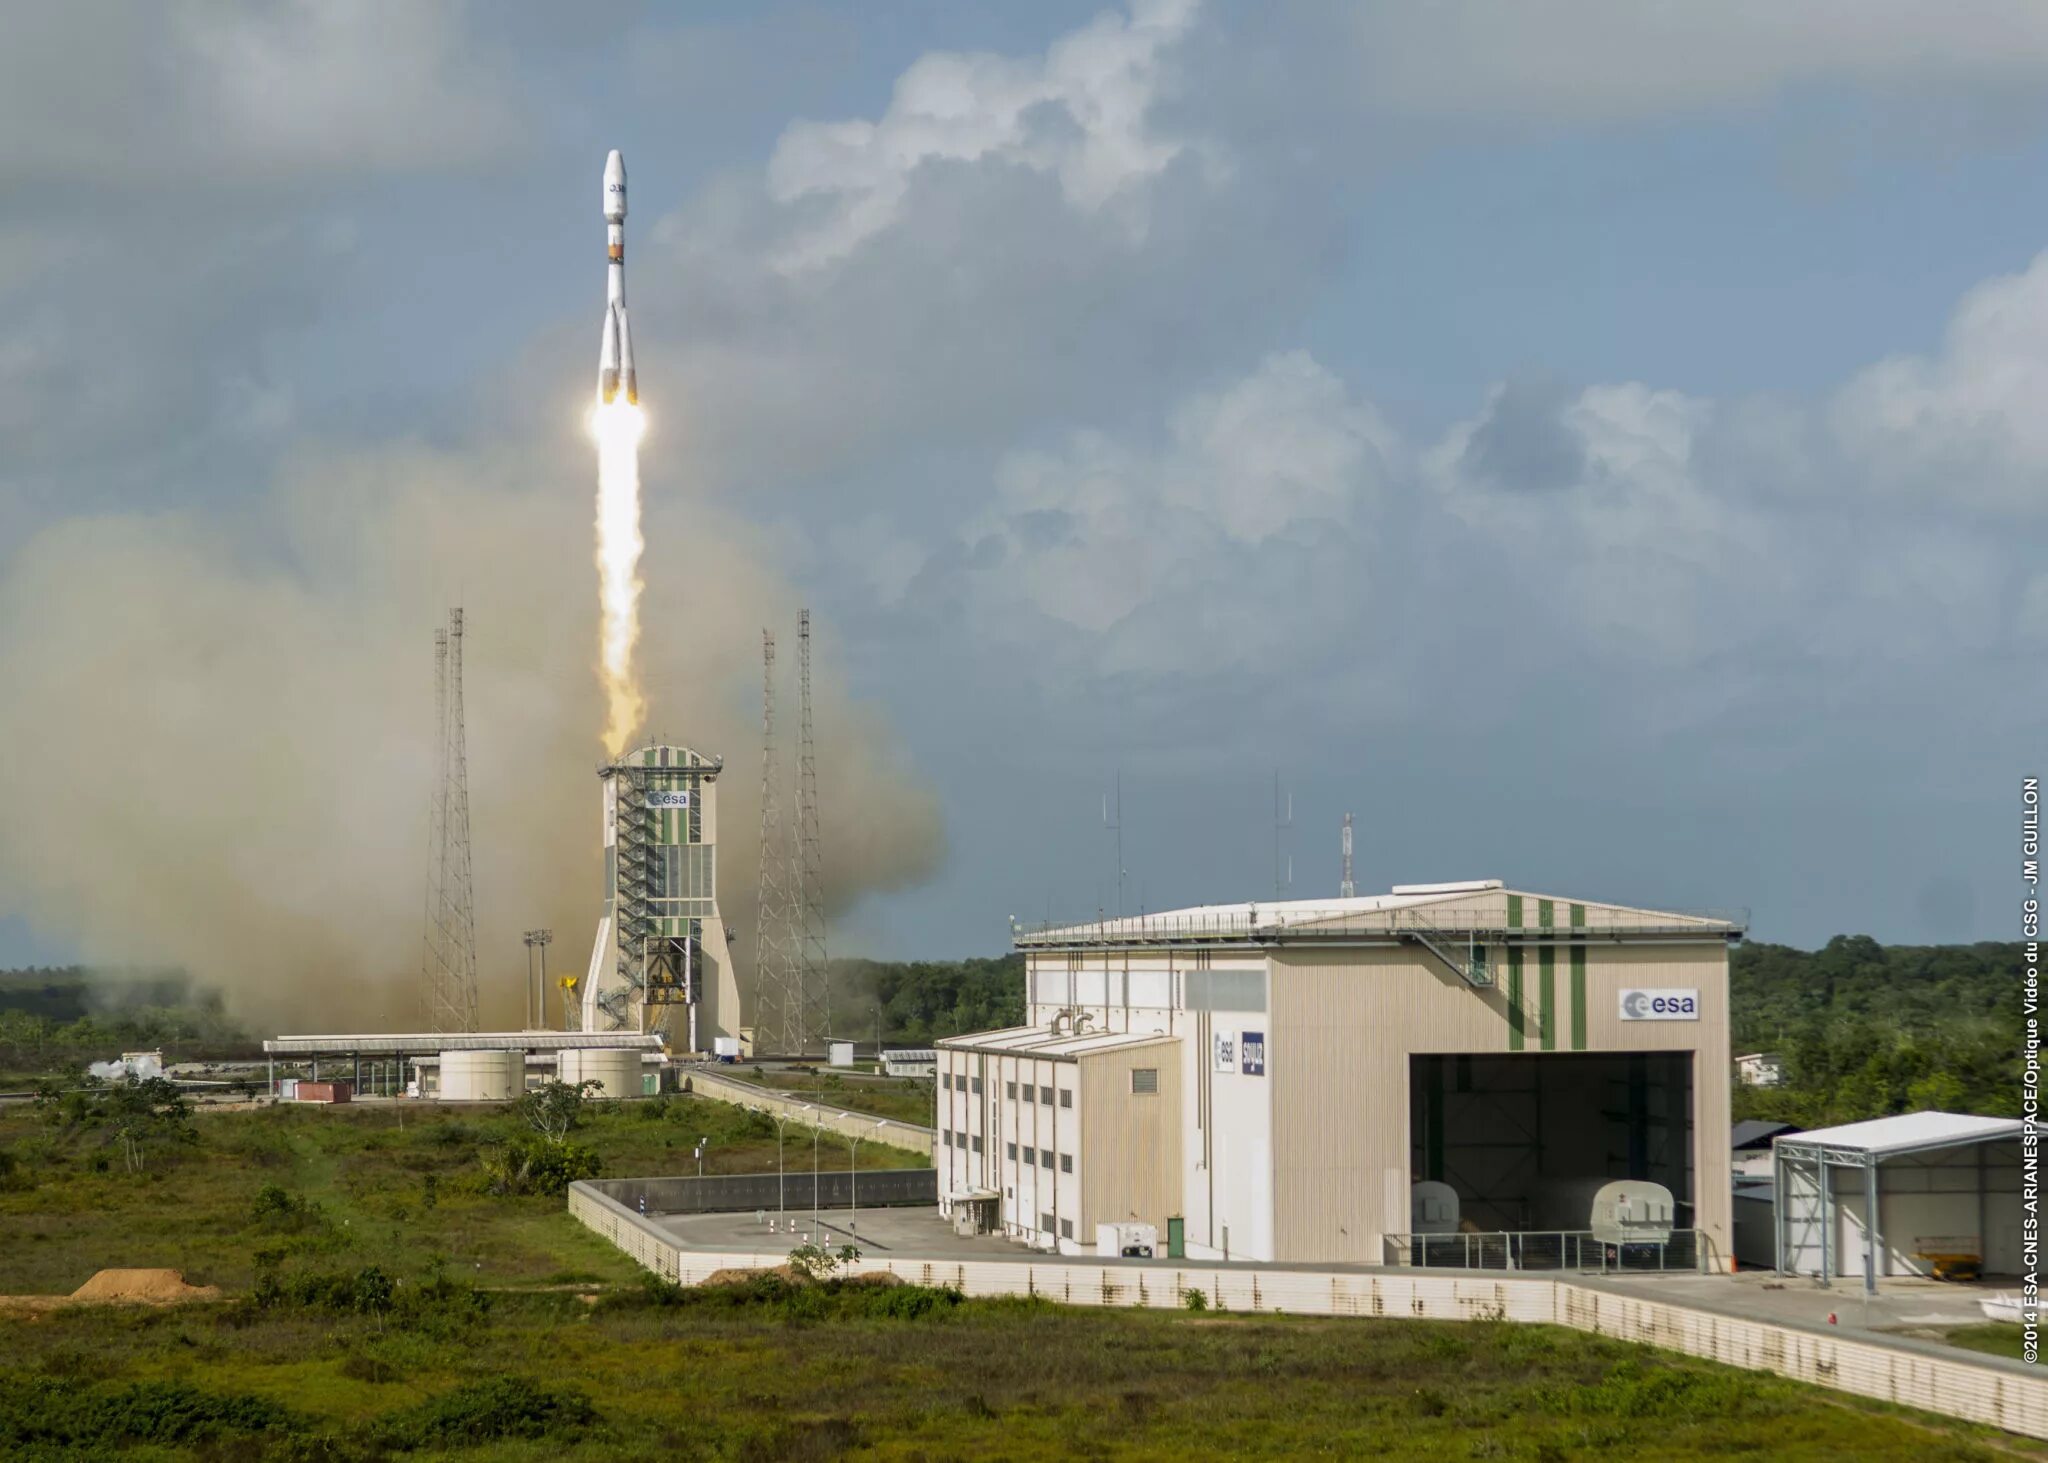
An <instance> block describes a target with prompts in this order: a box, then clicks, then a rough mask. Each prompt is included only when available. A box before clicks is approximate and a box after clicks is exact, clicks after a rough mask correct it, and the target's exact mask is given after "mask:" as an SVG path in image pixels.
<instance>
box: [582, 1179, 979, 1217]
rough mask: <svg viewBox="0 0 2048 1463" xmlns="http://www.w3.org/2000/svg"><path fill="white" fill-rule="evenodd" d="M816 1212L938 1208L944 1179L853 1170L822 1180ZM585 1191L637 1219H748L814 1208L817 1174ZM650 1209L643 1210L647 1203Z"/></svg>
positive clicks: (635, 1183) (623, 1182) (603, 1182)
mask: <svg viewBox="0 0 2048 1463" xmlns="http://www.w3.org/2000/svg"><path fill="white" fill-rule="evenodd" d="M817 1180H818V1184H817V1199H816V1207H818V1208H820V1209H846V1208H848V1207H850V1206H853V1205H854V1204H855V1201H856V1200H858V1207H860V1208H862V1209H888V1208H893V1207H895V1206H898V1205H904V1204H909V1205H925V1204H936V1203H937V1202H938V1194H939V1176H938V1174H937V1172H936V1171H934V1170H932V1169H929V1168H874V1169H867V1168H864V1169H861V1170H860V1171H859V1173H858V1176H857V1177H856V1175H855V1174H854V1173H852V1172H850V1171H848V1170H844V1169H841V1170H839V1171H837V1172H833V1171H829V1170H828V1171H826V1172H824V1173H820V1174H818V1175H817ZM585 1185H586V1186H587V1187H588V1188H589V1189H591V1190H592V1191H593V1192H594V1193H598V1194H602V1195H603V1196H604V1197H605V1198H607V1199H610V1200H611V1201H612V1202H613V1203H615V1204H617V1205H619V1206H620V1207H622V1208H624V1209H628V1210H631V1211H632V1212H633V1213H635V1214H640V1213H645V1214H649V1215H661V1214H718V1213H746V1212H748V1211H750V1210H755V1209H765V1210H767V1211H768V1212H769V1213H771V1214H772V1213H774V1212H775V1211H776V1210H777V1209H786V1210H788V1211H790V1212H791V1213H794V1212H796V1211H797V1210H799V1209H804V1210H808V1209H810V1208H811V1207H813V1204H812V1196H811V1171H810V1170H809V1169H808V1168H806V1169H804V1170H802V1171H801V1172H798V1171H796V1170H791V1171H790V1172H788V1173H784V1174H772V1173H723V1174H706V1175H705V1176H704V1177H702V1178H698V1177H696V1176H695V1175H694V1174H693V1175H690V1176H688V1177H682V1178H650V1179H589V1180H586V1181H585ZM643 1202H644V1203H645V1205H646V1207H645V1208H644V1209H643V1208H642V1207H641V1205H642V1203H643Z"/></svg>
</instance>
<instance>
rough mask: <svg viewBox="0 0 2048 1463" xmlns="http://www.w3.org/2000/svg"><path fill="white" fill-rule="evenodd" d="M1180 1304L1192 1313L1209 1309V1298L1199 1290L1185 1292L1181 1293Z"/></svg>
mask: <svg viewBox="0 0 2048 1463" xmlns="http://www.w3.org/2000/svg"><path fill="white" fill-rule="evenodd" d="M1180 1303H1181V1304H1182V1305H1184V1306H1186V1307H1187V1308H1188V1309H1189V1310H1191V1311H1206V1310H1207V1309H1209V1297H1208V1296H1207V1295H1206V1294H1204V1293H1203V1292H1202V1291H1199V1290H1183V1291H1182V1292H1181V1293H1180Z"/></svg>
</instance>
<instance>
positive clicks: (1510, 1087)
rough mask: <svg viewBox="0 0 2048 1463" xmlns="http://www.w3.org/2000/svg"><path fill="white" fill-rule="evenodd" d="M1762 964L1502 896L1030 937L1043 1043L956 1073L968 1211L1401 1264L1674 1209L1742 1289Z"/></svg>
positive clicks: (1271, 911)
mask: <svg viewBox="0 0 2048 1463" xmlns="http://www.w3.org/2000/svg"><path fill="white" fill-rule="evenodd" d="M1741 934H1742V924H1741V922H1740V921H1738V920H1734V919H1729V918H1724V917H1720V916H1712V915H1701V914H1677V913H1665V912H1660V911H1656V910H1647V909H1634V908H1628V907H1625V906H1622V905H1616V904H1602V903H1597V902H1594V901H1590V900H1575V899H1566V898H1559V897H1554V896H1551V895H1544V894H1533V893H1523V892H1519V891H1516V890H1511V889H1508V888H1505V887H1504V886H1503V885H1502V884H1501V883H1500V882H1499V881H1497V880H1482V881H1473V882H1466V883H1455V884H1418V885H1397V886H1396V887H1395V888H1394V890H1393V892H1392V893H1390V894H1384V895H1374V896H1367V897H1359V898H1351V899H1334V900H1314V901H1290V902H1279V903H1272V904H1240V905H1220V906H1208V907H1203V908H1198V909H1187V910H1179V911H1174V912H1171V913H1164V914H1150V915H1144V916H1140V917H1136V918H1127V919H1112V920H1104V921H1100V922H1097V923H1093V924H1080V925H1069V926H1060V927H1049V928H1045V929H1041V930H1035V931H1030V932H1020V933H1019V934H1018V936H1017V944H1018V946H1019V948H1020V949H1022V950H1023V951H1024V953H1025V957H1026V959H1025V965H1026V982H1027V984H1026V988H1025V990H1026V994H1025V1001H1026V1020H1027V1022H1028V1023H1029V1024H1027V1025H1025V1026H1022V1027H1017V1028H1013V1029H1009V1030H1004V1031H990V1032H981V1033H977V1034H974V1035H968V1036H960V1037H955V1038H951V1039H948V1040H944V1041H941V1042H940V1043H939V1044H938V1051H939V1087H938V1112H937V1117H936V1123H937V1126H938V1129H939V1142H938V1145H937V1150H936V1155H937V1163H938V1167H939V1191H940V1194H941V1197H942V1207H944V1208H945V1209H946V1210H947V1211H948V1212H949V1213H950V1214H952V1215H953V1216H954V1218H955V1222H956V1223H957V1224H962V1225H969V1224H971V1225H973V1226H974V1227H977V1228H985V1229H990V1230H995V1231H997V1232H1001V1233H1005V1234H1008V1235H1010V1236H1011V1237H1013V1238H1015V1239H1018V1240H1020V1241H1023V1242H1025V1243H1029V1244H1032V1245H1034V1246H1038V1247H1041V1248H1046V1249H1056V1250H1059V1251H1062V1252H1065V1253H1071V1254H1094V1253H1097V1252H1098V1247H1099V1246H1106V1245H1108V1244H1111V1243H1119V1242H1122V1241H1126V1240H1128V1238H1129V1236H1130V1233H1131V1231H1130V1230H1128V1229H1113V1228H1111V1226H1137V1227H1138V1230H1139V1231H1140V1232H1149V1233H1156V1237H1157V1244H1158V1246H1159V1249H1160V1251H1161V1252H1162V1253H1178V1254H1184V1255H1186V1256H1187V1257H1189V1258H1195V1259H1209V1260H1214V1259H1231V1260H1263V1261H1276V1262H1286V1261H1319V1262H1320V1261H1352V1262H1360V1263H1368V1264H1381V1263H1386V1262H1388V1261H1389V1260H1390V1259H1393V1258H1395V1257H1397V1256H1398V1255H1401V1254H1405V1253H1406V1250H1405V1249H1404V1246H1406V1245H1408V1244H1409V1243H1410V1242H1411V1236H1412V1234H1413V1233H1414V1232H1415V1231H1417V1230H1427V1229H1438V1230H1440V1231H1445V1230H1447V1231H1449V1232H1451V1233H1456V1232H1459V1231H1463V1232H1465V1233H1475V1232H1476V1233H1480V1234H1488V1235H1493V1234H1502V1235H1516V1236H1522V1235H1536V1234H1540V1233H1545V1232H1549V1233H1563V1232H1576V1231H1586V1230H1588V1229H1589V1227H1590V1225H1589V1209H1590V1207H1591V1206H1592V1204H1593V1196H1594V1193H1595V1191H1596V1190H1598V1189H1599V1188H1600V1187H1601V1186H1602V1185H1603V1184H1606V1183H1609V1182H1610V1181H1612V1180H1637V1181H1642V1180H1648V1181H1650V1182H1652V1183H1654V1184H1657V1185H1661V1186H1663V1188H1665V1189H1668V1190H1669V1191H1670V1194H1671V1195H1672V1197H1673V1199H1674V1200H1675V1209H1676V1213H1675V1215H1674V1216H1673V1219H1672V1223H1673V1224H1674V1225H1675V1227H1676V1228H1677V1229H1678V1230H1680V1231H1684V1232H1689V1237H1688V1238H1687V1242H1688V1243H1690V1244H1691V1245H1692V1246H1694V1248H1695V1249H1696V1250H1697V1253H1698V1257H1699V1260H1698V1262H1699V1263H1700V1264H1701V1265H1702V1266H1703V1267H1705V1268H1710V1269H1728V1268H1732V1265H1733V1259H1732V1256H1733V1245H1732V1234H1731V1227H1730V1226H1731V1219H1730V1209H1731V1190H1730V1184H1731V1179H1730V1173H1729V1167H1730V1158H1729V1140H1728V1133H1729V1119H1728V1100H1729V1079H1730V1073H1729V1062H1728V1051H1729V1044H1728V1039H1729V1032H1728V948H1729V945H1730V944H1731V942H1732V941H1734V940H1736V939H1739V938H1740V937H1741ZM1418 1185H1422V1186H1423V1187H1422V1188H1421V1189H1420V1190H1418V1188H1417V1186H1418ZM1451 1196H1455V1202H1454V1203H1452V1202H1450V1199H1451ZM1425 1200H1426V1202H1425ZM1425 1216H1426V1217H1425ZM1453 1216H1454V1217H1453ZM1446 1221H1448V1222H1446ZM1500 1253H1502V1254H1505V1255H1510V1256H1512V1255H1514V1254H1516V1253H1518V1252H1517V1251H1516V1250H1514V1249H1513V1248H1512V1245H1511V1244H1510V1246H1509V1247H1506V1248H1503V1249H1502V1250H1501V1252H1500ZM1510 1262H1511V1263H1512V1260H1511V1261H1510Z"/></svg>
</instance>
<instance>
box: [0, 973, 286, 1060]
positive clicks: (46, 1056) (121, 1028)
mask: <svg viewBox="0 0 2048 1463" xmlns="http://www.w3.org/2000/svg"><path fill="white" fill-rule="evenodd" d="M157 1048H162V1050H163V1053H164V1060H166V1061H199V1060H210V1059H214V1058H220V1057H229V1056H248V1055H252V1054H255V1053H256V1052H257V1051H258V1050H259V1043H257V1042H256V1041H254V1040H252V1039H251V1037H250V1036H249V1034H248V1033H247V1032H246V1031H244V1030H243V1029H242V1028H241V1026H240V1025H238V1024H237V1023H236V1022H235V1021H234V1020H232V1019H231V1018H230V1017H229V1016H228V1014H227V1011H226V1008H225V1007H224V1006H223V1004H222V1002H221V997H220V993H219V992H218V991H211V990H201V989H200V988H199V987H198V986H197V985H195V984H194V982H193V981H192V979H191V977H189V976H186V975H183V974H177V973H172V974H166V975H149V976H138V975H122V974H118V973H114V974H104V975H96V974H92V973H90V972H88V971H86V970H84V969H82V968H80V967H78V966H63V967H57V968H49V969H35V970H0V1087H7V1088H12V1089H15V1090H21V1089H25V1088H28V1087H32V1086H34V1080H33V1079H35V1078H37V1077H41V1076H45V1075H49V1074H51V1073H60V1072H61V1073H76V1072H78V1071H80V1070H81V1069H83V1068H84V1067H85V1065H86V1063H88V1062H96V1061H104V1060H107V1059H109V1058H111V1057H114V1056H117V1055H119V1054H120V1053H121V1052H123V1051H153V1050H156V1049H157Z"/></svg>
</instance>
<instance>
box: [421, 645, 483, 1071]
mask: <svg viewBox="0 0 2048 1463" xmlns="http://www.w3.org/2000/svg"><path fill="white" fill-rule="evenodd" d="M434 711H435V720H436V721H437V722H438V723H439V726H438V736H437V751H436V755H437V763H438V765H437V767H436V769H435V776H434V788H433V794H432V797H431V800H430V802H429V804H428V812H427V825H428V827H427V844H428V847H427V940H426V953H425V957H424V960H423V962H422V966H423V969H422V984H423V986H424V987H425V992H424V994H425V1002H424V1004H425V1006H426V1011H425V1013H424V1014H425V1016H426V1022H427V1029H428V1030H429V1031H475V1030H476V1029H477V990H476V909H475V903H474V899H473V891H472V889H471V886H470V867H469V760H468V754H467V750H466V747H465V730H464V725H463V710H462V611H461V610H460V609H451V610H450V611H448V626H447V628H446V629H443V630H436V631H435V632H434Z"/></svg>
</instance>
